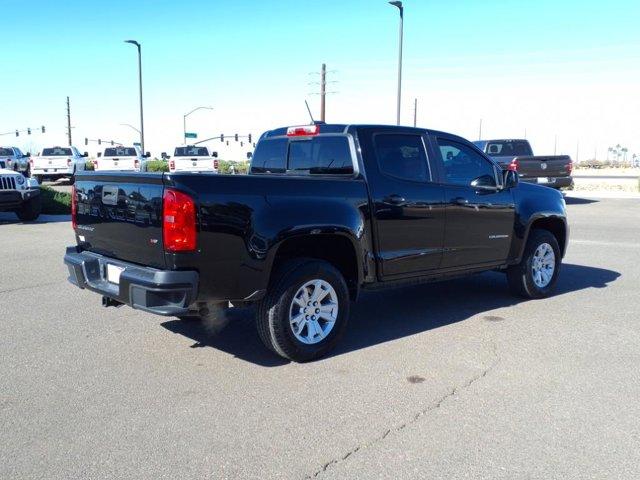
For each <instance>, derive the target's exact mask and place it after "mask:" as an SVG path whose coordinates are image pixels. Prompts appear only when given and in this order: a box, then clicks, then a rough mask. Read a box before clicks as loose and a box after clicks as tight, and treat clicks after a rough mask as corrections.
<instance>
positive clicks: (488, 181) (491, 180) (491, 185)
mask: <svg viewBox="0 0 640 480" xmlns="http://www.w3.org/2000/svg"><path fill="white" fill-rule="evenodd" d="M471 186H472V187H473V188H475V189H477V190H487V191H494V192H495V191H496V190H498V185H497V184H496V179H495V177H494V176H493V175H480V176H479V177H478V178H474V179H473V180H471Z"/></svg>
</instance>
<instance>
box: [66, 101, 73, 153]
mask: <svg viewBox="0 0 640 480" xmlns="http://www.w3.org/2000/svg"><path fill="white" fill-rule="evenodd" d="M67 137H68V138H69V146H71V144H72V141H71V104H70V103H69V97H67Z"/></svg>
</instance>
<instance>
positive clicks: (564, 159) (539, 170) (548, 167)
mask: <svg viewBox="0 0 640 480" xmlns="http://www.w3.org/2000/svg"><path fill="white" fill-rule="evenodd" d="M516 160H517V161H518V174H519V175H520V176H521V177H523V178H531V177H566V176H567V175H569V174H570V173H571V167H570V166H569V165H571V157H569V156H568V155H554V156H535V157H516Z"/></svg>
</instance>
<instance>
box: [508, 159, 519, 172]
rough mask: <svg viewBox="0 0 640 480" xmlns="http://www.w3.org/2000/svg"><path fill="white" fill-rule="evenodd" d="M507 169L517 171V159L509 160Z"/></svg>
mask: <svg viewBox="0 0 640 480" xmlns="http://www.w3.org/2000/svg"><path fill="white" fill-rule="evenodd" d="M507 170H511V171H512V172H517V171H518V159H517V158H514V159H513V160H511V162H509V165H508V166H507Z"/></svg>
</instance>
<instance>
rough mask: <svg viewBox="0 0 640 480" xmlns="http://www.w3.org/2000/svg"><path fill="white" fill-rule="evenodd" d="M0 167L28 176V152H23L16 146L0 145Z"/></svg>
mask: <svg viewBox="0 0 640 480" xmlns="http://www.w3.org/2000/svg"><path fill="white" fill-rule="evenodd" d="M0 168H6V169H7V170H13V171H14V172H21V173H23V174H24V176H25V177H28V176H29V173H30V172H29V154H28V153H27V154H24V153H22V151H21V150H20V149H19V148H18V147H0Z"/></svg>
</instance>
